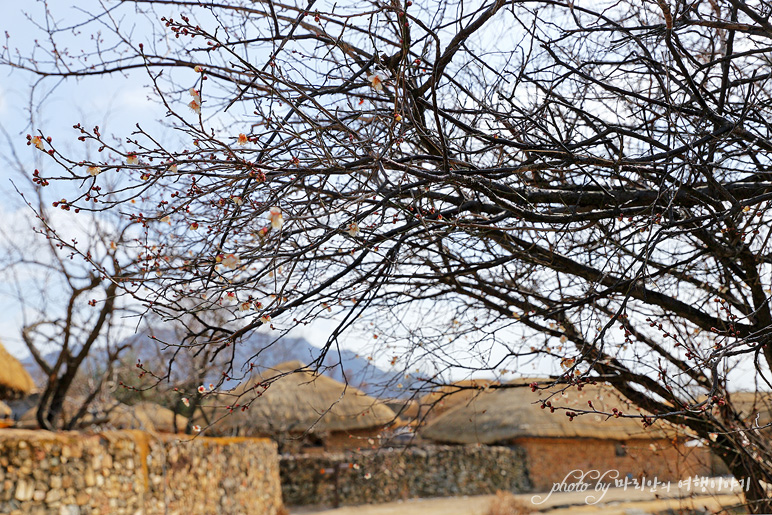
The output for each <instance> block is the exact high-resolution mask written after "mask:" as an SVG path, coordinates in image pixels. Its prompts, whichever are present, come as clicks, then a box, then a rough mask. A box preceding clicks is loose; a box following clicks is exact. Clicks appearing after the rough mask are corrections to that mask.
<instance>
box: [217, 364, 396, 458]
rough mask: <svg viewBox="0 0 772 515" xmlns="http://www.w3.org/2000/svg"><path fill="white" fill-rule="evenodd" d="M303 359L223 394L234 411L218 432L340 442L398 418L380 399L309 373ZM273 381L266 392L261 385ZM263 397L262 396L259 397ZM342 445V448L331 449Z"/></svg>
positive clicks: (284, 365)
mask: <svg viewBox="0 0 772 515" xmlns="http://www.w3.org/2000/svg"><path fill="white" fill-rule="evenodd" d="M302 369H303V364H302V363H300V362H299V361H291V362H287V363H282V364H281V365H277V366H276V367H273V368H271V369H270V370H267V371H265V372H263V373H262V374H261V375H257V376H256V377H254V378H253V379H251V380H249V381H245V382H243V383H242V384H241V385H239V386H238V387H237V388H235V389H234V390H232V391H231V392H228V394H227V396H226V395H223V396H222V397H221V399H222V400H223V401H225V402H227V403H228V404H229V405H234V406H235V405H236V404H239V405H244V404H248V409H246V410H243V411H242V410H241V409H240V408H237V409H234V411H233V413H231V414H229V415H227V416H225V417H223V418H222V419H221V420H220V421H219V422H217V425H216V431H217V432H219V433H228V434H240V435H246V436H272V437H276V436H280V437H281V436H282V435H285V436H286V435H296V436H297V435H302V434H306V435H317V436H319V437H320V438H322V437H323V438H324V439H325V440H326V442H325V444H329V443H330V438H331V437H335V436H337V437H338V439H337V440H338V442H337V443H338V444H342V443H343V439H345V438H348V437H349V436H363V435H367V434H377V432H378V431H380V430H381V429H382V428H383V427H385V426H387V425H389V424H391V423H393V422H394V420H395V418H396V415H395V414H394V412H393V411H392V410H391V409H390V408H389V407H388V406H386V405H385V404H384V403H382V402H381V401H378V400H376V399H374V398H373V397H370V396H368V395H366V394H365V393H363V392H362V391H360V390H358V389H357V388H354V387H352V386H346V385H345V384H343V383H340V382H338V381H335V380H334V379H331V378H329V377H326V376H323V375H317V374H314V373H313V372H311V371H307V370H303V371H300V372H295V371H297V370H302ZM266 383H269V386H268V388H267V389H265V390H264V388H263V387H262V386H260V385H261V384H266ZM258 395H259V397H258ZM333 446H340V445H333Z"/></svg>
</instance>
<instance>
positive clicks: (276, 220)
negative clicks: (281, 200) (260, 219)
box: [268, 206, 284, 229]
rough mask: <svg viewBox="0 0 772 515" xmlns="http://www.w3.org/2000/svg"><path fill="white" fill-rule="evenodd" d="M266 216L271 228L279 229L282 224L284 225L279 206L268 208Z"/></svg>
mask: <svg viewBox="0 0 772 515" xmlns="http://www.w3.org/2000/svg"><path fill="white" fill-rule="evenodd" d="M268 217H269V218H270V220H271V227H272V228H274V229H281V227H282V225H284V217H283V216H282V213H281V208H278V207H276V206H273V207H272V208H271V209H269V210H268Z"/></svg>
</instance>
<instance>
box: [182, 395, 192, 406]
mask: <svg viewBox="0 0 772 515" xmlns="http://www.w3.org/2000/svg"><path fill="white" fill-rule="evenodd" d="M182 403H183V404H184V405H185V406H190V401H189V400H188V398H187V397H183V398H182Z"/></svg>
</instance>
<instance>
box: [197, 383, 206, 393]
mask: <svg viewBox="0 0 772 515" xmlns="http://www.w3.org/2000/svg"><path fill="white" fill-rule="evenodd" d="M198 393H206V387H205V386H204V385H201V386H199V387H198Z"/></svg>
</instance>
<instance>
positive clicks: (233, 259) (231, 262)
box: [222, 254, 241, 270]
mask: <svg viewBox="0 0 772 515" xmlns="http://www.w3.org/2000/svg"><path fill="white" fill-rule="evenodd" d="M222 264H223V266H224V267H225V268H230V269H231V270H233V269H235V268H238V267H239V266H240V265H241V259H239V257H238V256H237V255H235V254H226V256H225V257H224V258H223V260H222Z"/></svg>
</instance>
